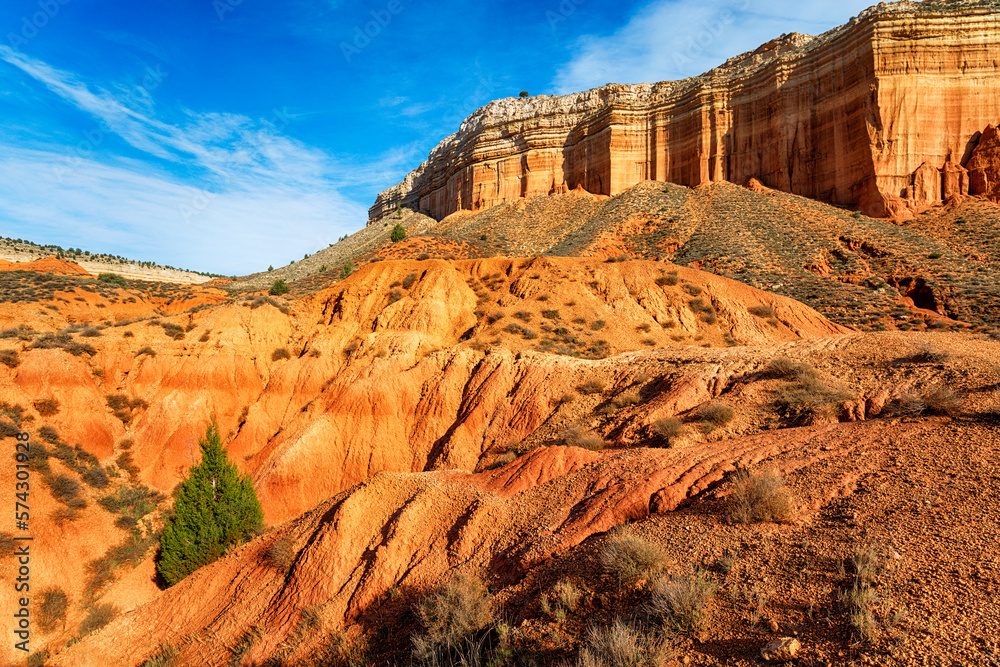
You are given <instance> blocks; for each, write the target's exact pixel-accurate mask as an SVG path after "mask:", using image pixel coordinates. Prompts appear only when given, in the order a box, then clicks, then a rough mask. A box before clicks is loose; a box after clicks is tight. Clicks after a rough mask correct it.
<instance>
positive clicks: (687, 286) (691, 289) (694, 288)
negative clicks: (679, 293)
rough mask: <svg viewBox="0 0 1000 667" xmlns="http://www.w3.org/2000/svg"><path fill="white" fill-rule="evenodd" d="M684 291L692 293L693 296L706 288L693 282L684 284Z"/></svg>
mask: <svg viewBox="0 0 1000 667" xmlns="http://www.w3.org/2000/svg"><path fill="white" fill-rule="evenodd" d="M684 291H685V292H687V293H688V294H690V295H691V296H698V295H699V294H701V293H702V292H703V291H704V290H703V289H702V288H700V287H698V286H697V285H692V284H691V283H685V285H684Z"/></svg>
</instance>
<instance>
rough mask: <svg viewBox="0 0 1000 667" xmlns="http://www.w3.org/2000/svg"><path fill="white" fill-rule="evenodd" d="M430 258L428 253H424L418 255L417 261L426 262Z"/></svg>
mask: <svg viewBox="0 0 1000 667" xmlns="http://www.w3.org/2000/svg"><path fill="white" fill-rule="evenodd" d="M430 258H431V256H430V255H428V254H427V253H426V252H422V253H420V254H419V255H417V261H418V262H426V261H427V260H429V259H430Z"/></svg>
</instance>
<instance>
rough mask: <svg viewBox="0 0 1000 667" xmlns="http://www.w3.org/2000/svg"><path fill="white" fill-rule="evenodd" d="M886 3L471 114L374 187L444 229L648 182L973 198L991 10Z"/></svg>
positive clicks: (861, 198) (894, 199)
mask: <svg viewBox="0 0 1000 667" xmlns="http://www.w3.org/2000/svg"><path fill="white" fill-rule="evenodd" d="M919 6H920V3H910V2H902V3H894V4H889V5H880V6H879V7H875V8H872V9H870V10H868V11H866V12H864V13H863V14H862V15H861V16H860V17H859V18H858V19H856V20H852V21H851V22H850V23H849V24H847V25H845V26H843V27H841V28H838V29H835V30H833V31H830V32H828V33H826V34H824V35H821V36H819V37H808V36H805V35H798V34H793V35H790V36H787V37H784V38H782V39H778V40H774V41H772V42H770V43H768V44H765V45H764V46H762V47H760V48H759V49H757V50H756V51H754V52H753V53H748V54H744V55H742V56H739V57H736V58H733V59H731V60H730V61H728V62H726V63H725V64H724V65H722V66H721V67H719V68H717V69H715V70H712V71H711V72H708V73H706V74H704V75H702V76H700V77H696V78H692V79H686V80H684V81H676V82H661V83H656V84H637V85H620V84H611V85H607V86H604V87H601V88H595V89H593V90H589V91H586V92H582V93H577V94H574V95H566V96H562V97H556V96H541V97H534V98H528V99H523V100H522V99H513V98H507V99H502V100H497V101H494V102H491V103H490V104H488V105H487V106H485V107H483V108H482V109H480V110H478V111H477V112H476V113H474V114H473V115H472V116H470V117H469V118H468V119H467V120H466V121H465V122H464V123H463V124H462V126H461V128H460V129H459V131H458V132H457V133H456V134H454V135H452V136H450V137H448V138H447V139H445V140H444V141H443V142H441V144H440V145H439V146H438V147H437V148H435V149H434V150H433V151H432V152H431V154H430V157H429V158H428V160H427V161H426V162H424V163H423V164H422V165H420V167H419V168H417V169H416V170H414V171H413V172H412V173H411V174H409V175H408V176H407V177H406V179H405V180H404V181H403V182H402V183H400V184H398V185H396V186H394V187H393V188H390V189H388V190H386V191H385V192H382V193H381V194H380V195H379V196H378V198H377V200H376V202H375V205H374V206H372V208H371V209H370V211H369V216H370V218H371V220H372V221H375V220H378V219H380V218H381V217H383V216H385V215H387V214H389V213H391V212H393V211H395V210H396V206H397V205H402V206H404V207H407V208H411V209H414V210H416V209H419V210H421V211H425V212H427V213H429V214H430V215H433V216H434V217H436V218H438V219H440V218H443V217H445V216H447V215H449V214H451V213H454V212H455V211H459V210H479V209H483V208H488V207H491V206H495V205H497V204H500V203H503V202H508V201H512V200H516V199H519V198H523V197H533V196H539V195H548V194H554V193H564V192H568V191H573V190H577V189H581V188H582V189H584V190H586V191H588V192H591V193H593V194H597V195H612V196H613V195H617V194H619V193H621V192H622V191H624V190H626V189H627V188H629V187H631V186H633V185H635V184H636V183H639V182H641V181H644V180H658V181H668V182H673V183H678V184H681V185H687V186H692V187H693V186H697V185H701V184H704V183H708V182H714V181H722V180H728V181H731V182H734V183H738V184H741V185H742V184H744V183H746V182H747V181H748V180H749V179H751V178H756V179H759V181H760V182H762V183H763V184H764V185H766V186H768V187H771V188H775V189H779V190H783V191H786V192H792V193H795V194H799V195H804V196H807V197H812V198H815V199H819V200H823V201H827V202H831V203H834V204H838V205H849V206H857V207H859V208H861V210H862V211H863V212H864V213H866V214H868V215H871V216H875V217H899V216H905V215H907V214H908V211H911V210H920V209H923V208H926V207H927V206H931V205H934V204H939V203H941V202H942V201H946V200H949V199H953V198H955V197H961V196H963V195H967V194H969V185H970V184H969V178H968V177H967V175H966V173H965V169H964V167H963V162H964V161H967V160H968V155H967V153H968V148H969V146H970V140H972V139H973V137H975V136H976V135H977V134H978V133H979V132H981V131H982V130H983V128H984V127H986V126H987V125H988V124H989V123H991V122H995V120H996V115H995V110H994V106H995V104H994V101H995V100H996V96H997V93H998V90H1000V77H997V75H996V67H995V64H994V61H995V60H996V54H997V51H998V48H1000V44H998V42H1000V29H998V28H1000V13H997V11H996V10H995V9H990V8H988V7H979V6H977V5H975V4H962V5H959V4H955V5H953V6H952V7H950V8H948V9H943V10H942V9H940V8H939V7H938V8H936V9H933V10H932V9H929V8H919V9H918V7H919Z"/></svg>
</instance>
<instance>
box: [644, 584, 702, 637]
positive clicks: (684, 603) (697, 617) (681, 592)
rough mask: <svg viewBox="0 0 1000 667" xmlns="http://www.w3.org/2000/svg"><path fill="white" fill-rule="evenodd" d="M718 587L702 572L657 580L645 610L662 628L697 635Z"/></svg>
mask: <svg viewBox="0 0 1000 667" xmlns="http://www.w3.org/2000/svg"><path fill="white" fill-rule="evenodd" d="M717 589H718V586H717V585H716V583H715V582H714V581H712V579H711V578H710V577H709V576H708V574H706V573H705V572H702V571H701V570H696V571H694V572H692V573H691V574H684V575H671V576H669V577H660V578H659V579H657V580H656V581H655V582H654V583H653V586H652V591H651V594H650V598H649V601H648V602H647V603H646V611H647V612H648V613H649V614H650V615H651V616H653V617H654V618H656V619H657V620H659V621H660V622H661V623H662V624H663V625H664V626H667V627H671V628H675V629H677V630H680V631H682V632H697V631H698V630H701V629H703V628H704V627H705V624H706V622H707V620H708V613H707V612H706V611H705V607H706V606H707V605H708V602H709V601H710V600H711V599H712V596H713V595H715V591H716V590H717Z"/></svg>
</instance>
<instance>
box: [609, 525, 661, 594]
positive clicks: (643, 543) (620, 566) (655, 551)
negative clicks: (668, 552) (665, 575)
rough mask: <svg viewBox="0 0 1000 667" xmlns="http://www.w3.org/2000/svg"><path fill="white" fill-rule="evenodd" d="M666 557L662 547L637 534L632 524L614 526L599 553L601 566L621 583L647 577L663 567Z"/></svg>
mask: <svg viewBox="0 0 1000 667" xmlns="http://www.w3.org/2000/svg"><path fill="white" fill-rule="evenodd" d="M663 558H664V554H663V549H661V548H660V547H659V546H658V545H656V544H653V543H652V542H650V541H649V540H646V539H644V538H642V537H639V536H638V535H636V534H635V531H634V530H633V529H632V528H631V527H629V526H624V527H622V526H619V527H616V528H615V529H613V530H612V531H611V533H610V537H609V538H608V541H607V543H606V544H605V545H604V548H603V549H601V554H600V559H601V567H602V568H603V569H604V571H605V572H607V573H608V574H612V575H614V576H615V577H616V578H617V579H618V582H619V583H620V584H627V583H632V582H635V581H638V580H639V579H643V578H648V577H649V576H650V575H651V574H652V573H654V572H656V571H657V570H658V569H659V568H660V565H661V564H662V563H663Z"/></svg>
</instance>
